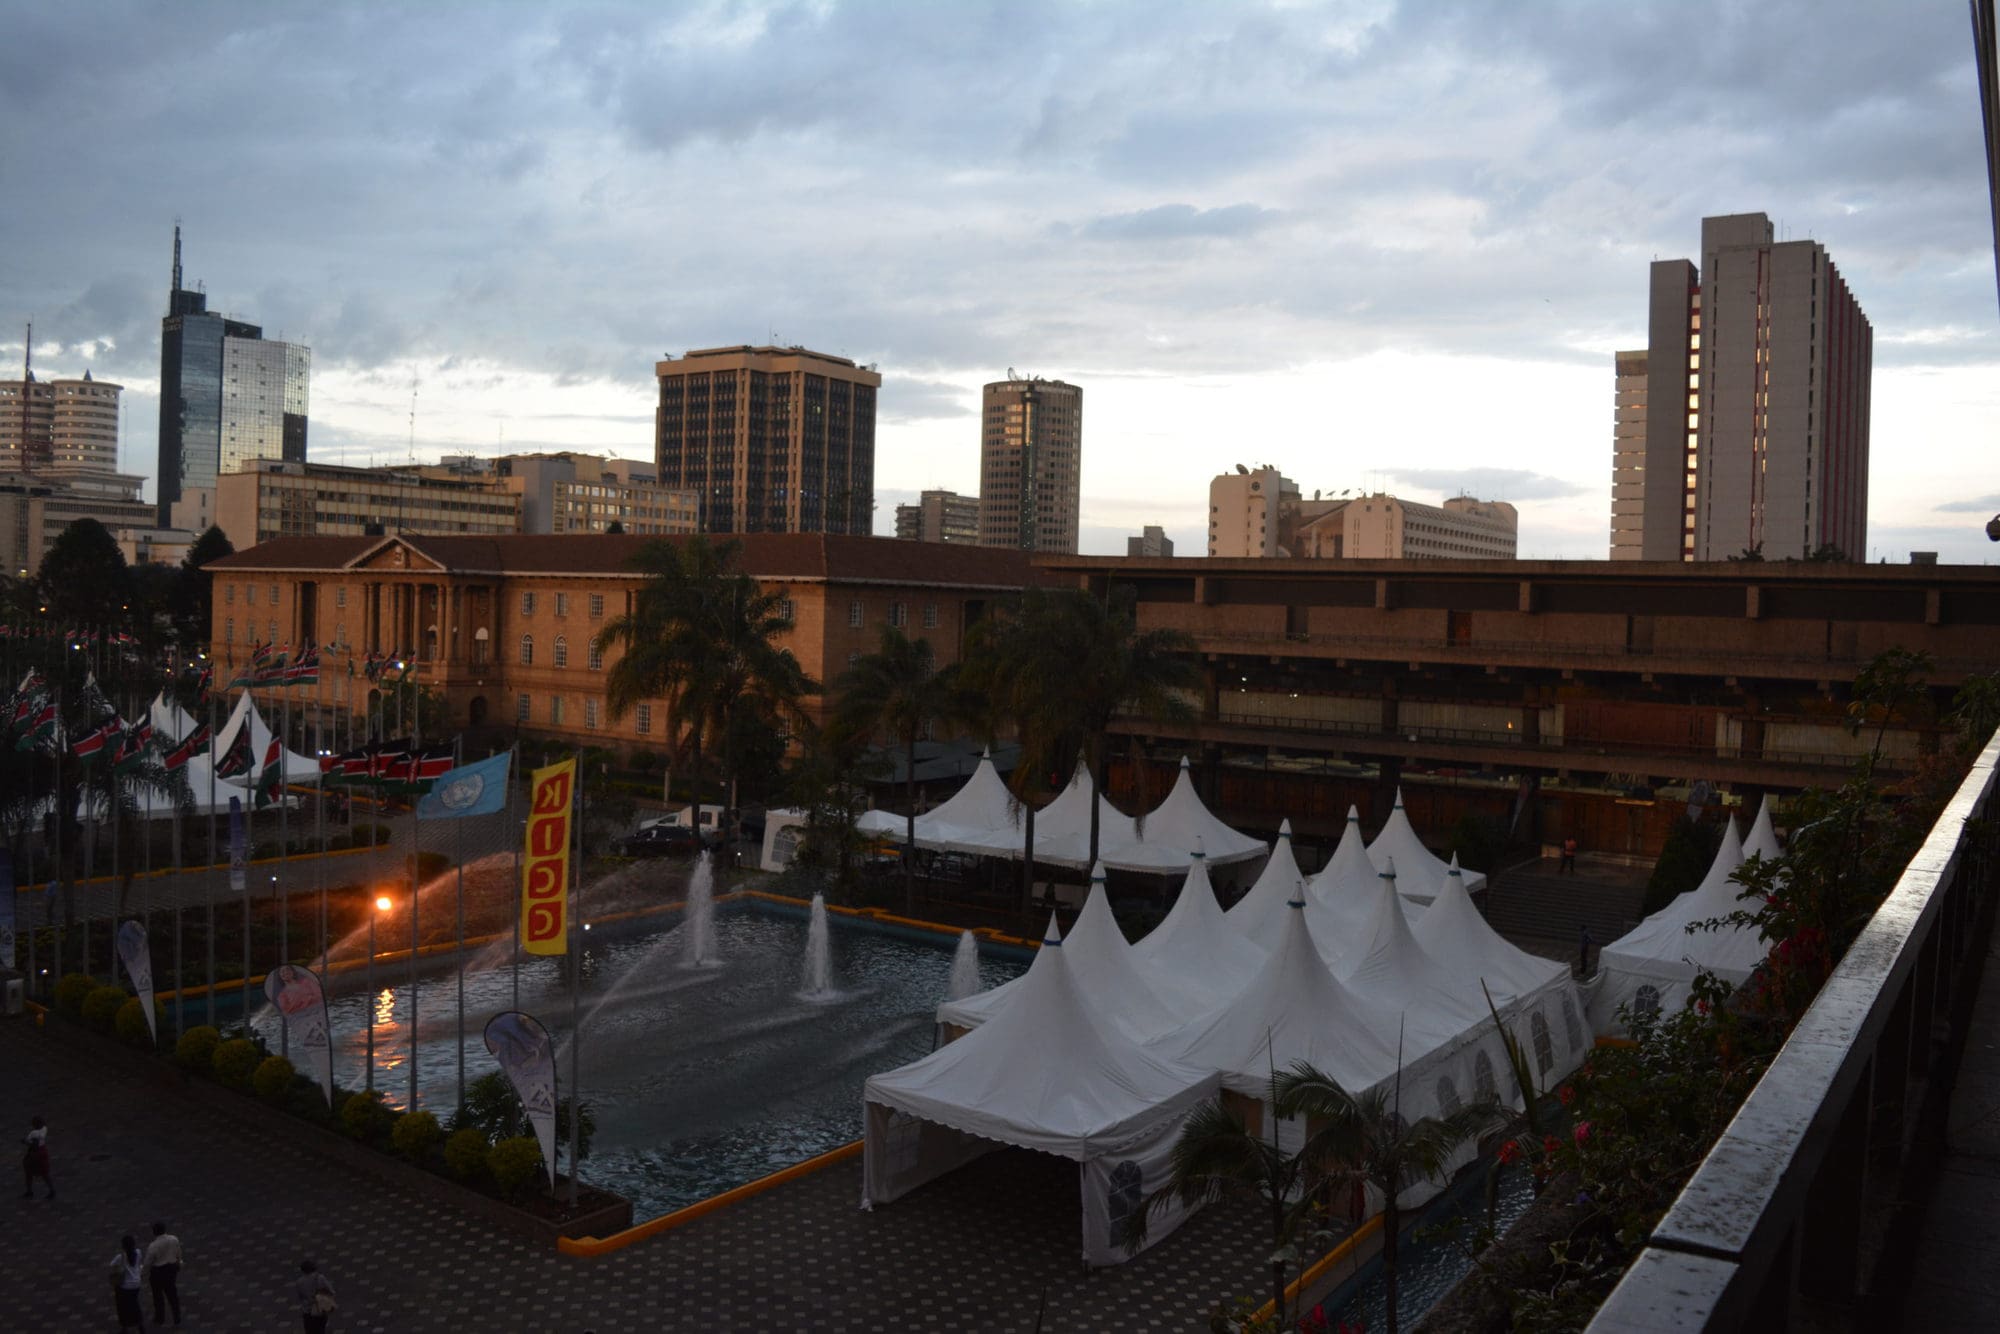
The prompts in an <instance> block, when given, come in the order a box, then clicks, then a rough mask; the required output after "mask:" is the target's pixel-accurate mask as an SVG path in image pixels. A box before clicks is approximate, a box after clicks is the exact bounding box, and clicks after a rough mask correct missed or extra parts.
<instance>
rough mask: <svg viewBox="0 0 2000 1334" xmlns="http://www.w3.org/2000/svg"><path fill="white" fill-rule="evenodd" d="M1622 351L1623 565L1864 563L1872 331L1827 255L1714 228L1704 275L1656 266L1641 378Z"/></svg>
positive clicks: (1809, 245) (1617, 547) (1617, 461)
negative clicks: (1753, 560) (1813, 558)
mask: <svg viewBox="0 0 2000 1334" xmlns="http://www.w3.org/2000/svg"><path fill="white" fill-rule="evenodd" d="M1617 355H1618V361H1617V365H1618V377H1619V379H1618V384H1619V417H1618V425H1617V428H1616V429H1617V432H1618V434H1617V437H1616V441H1617V445H1616V449H1617V452H1616V454H1615V457H1614V464H1613V468H1614V475H1613V482H1612V487H1613V493H1612V533H1613V537H1612V550H1613V554H1614V555H1617V556H1623V557H1625V558H1630V559H1644V560H1724V559H1727V558H1729V557H1731V556H1740V555H1742V554H1743V553H1745V552H1747V551H1755V552H1758V553H1760V554H1761V555H1763V556H1764V557H1765V558H1766V559H1771V560H1777V559H1783V558H1788V557H1790V558H1798V557H1804V556H1809V555H1814V554H1817V553H1822V552H1825V551H1828V550H1829V549H1837V550H1838V551H1840V552H1842V553H1844V554H1845V555H1847V556H1849V557H1851V558H1854V559H1861V558H1864V557H1865V555H1866V553H1867V543H1868V420H1869V388H1870V377H1871V373H1872V370H1873V364H1874V331H1873V329H1872V328H1871V326H1870V325H1869V323H1868V317H1867V316H1866V315H1864V314H1863V313H1862V311H1861V307H1860V305H1859V304H1858V303H1857V302H1856V301H1855V299H1854V296H1853V294H1852V293H1851V292H1850V291H1849V290H1848V287H1847V282H1846V280H1845V279H1844V278H1842V277H1841V275H1840V271H1839V269H1838V268H1837V267H1836V266H1835V265H1834V263H1833V261H1832V260H1831V259H1830V258H1829V257H1828V256H1827V253H1826V248H1825V247H1824V246H1822V245H1820V244H1819V243H1818V242H1817V241H1811V240H1800V241H1776V240H1774V239H1773V232H1772V227H1771V220H1770V219H1769V218H1768V217H1766V216H1765V215H1764V214H1762V213H1738V214H1731V215H1728V216H1723V217H1713V218H1704V219H1702V224H1701V265H1700V267H1699V268H1697V267H1696V266H1695V265H1694V264H1693V263H1692V262H1690V261H1688V260H1684V259H1674V260H1660V261H1657V262H1655V263H1654V265H1653V268H1652V281H1651V305H1650V310H1649V313H1648V318H1647V348H1646V356H1645V360H1644V368H1643V371H1642V370H1641V369H1640V367H1639V365H1638V363H1637V362H1636V361H1635V360H1634V359H1633V354H1632V353H1627V352H1621V353H1619V354H1617ZM1642 375H1643V378H1644V386H1645V387H1644V391H1643V395H1640V394H1639V391H1638V385H1639V381H1640V377H1641V376H1642ZM1628 399H1631V400H1632V401H1631V402H1629V403H1628V401H1627V400H1628ZM1628 409H1630V410H1631V411H1629V412H1628ZM1641 420H1643V427H1641V425H1640V422H1641ZM1641 440H1643V442H1644V445H1643V449H1641V448H1640V446H1639V443H1638V442H1639V441H1641Z"/></svg>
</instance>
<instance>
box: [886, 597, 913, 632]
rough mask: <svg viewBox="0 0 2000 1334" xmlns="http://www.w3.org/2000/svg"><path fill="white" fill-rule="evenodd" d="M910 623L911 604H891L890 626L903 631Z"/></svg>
mask: <svg viewBox="0 0 2000 1334" xmlns="http://www.w3.org/2000/svg"><path fill="white" fill-rule="evenodd" d="M909 623H910V606H909V604H908V603H907V602H891V603H890V604H889V624H891V625H893V626H895V627H896V628H897V629H901V628H902V627H904V626H906V625H908V624H909Z"/></svg>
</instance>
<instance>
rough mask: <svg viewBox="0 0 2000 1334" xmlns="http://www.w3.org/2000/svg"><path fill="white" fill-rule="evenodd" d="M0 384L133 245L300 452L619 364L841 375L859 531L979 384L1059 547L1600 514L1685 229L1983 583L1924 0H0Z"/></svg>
mask: <svg viewBox="0 0 2000 1334" xmlns="http://www.w3.org/2000/svg"><path fill="white" fill-rule="evenodd" d="M0 182H4V185H5V198H6V203H5V207H4V208H0V256H4V258H0V365H5V366H7V367H9V368H10V373H11V368H12V367H14V366H18V364H19V362H20V355H21V342H22V326H23V324H24V323H25V322H26V321H27V320H29V319H33V321H34V325H35V349H34V355H35V364H36V367H37V369H38V370H39V371H42V372H44V373H52V374H77V373H80V372H81V371H82V370H84V369H85V368H86V367H88V368H89V369H90V370H91V371H93V372H94V373H95V374H97V375H99V376H101V377H107V378H112V379H115V380H117V381H119V382H121V383H123V384H124V385H126V386H127V392H126V397H125V405H126V410H125V422H124V428H123V429H124V441H123V445H122V451H121V452H122V456H123V459H124V461H125V465H126V466H127V467H128V468H129V469H130V470H132V471H135V472H142V473H148V474H150V473H151V472H152V471H153V469H154V463H155V423H156V414H157V412H158V406H157V396H156V395H157V387H158V377H159V319H160V316H161V314H162V313H163V311H164V309H165V303H166V293H167V288H168V279H169V266H170V257H171V256H170V252H171V238H172V230H173V225H174V222H175V220H176V219H179V220H180V221H181V223H182V225H183V227H184V229H185V238H186V240H185V246H186V259H185V263H186V271H187V275H188V277H189V279H190V281H193V280H196V279H199V280H201V281H202V282H203V283H204V284H205V286H206V290H207V291H208V293H209V297H210V304H211V307H212V308H216V309H220V310H223V311H226V312H229V313H232V314H236V315H239V316H241V317H243V318H246V319H251V320H255V321H257V322H259V323H261V324H262V325H263V326H264V329H265V331H266V333H267V334H269V335H271V336H274V337H280V336H281V337H285V338H290V339H294V340H297V341H303V342H305V343H308V344H310V345H311V347H312V349H313V355H314V372H313V385H312V425H311V449H312V453H313V456H314V457H317V458H324V459H329V460H333V461H344V462H362V463H365V462H368V461H370V460H378V461H382V462H390V461H396V460H401V459H404V458H406V457H408V455H409V453H410V452H411V440H412V426H411V405H412V392H413V389H414V392H415V406H416V412H415V429H414V438H415V452H416V453H417V454H418V455H419V456H420V457H434V456H435V455H437V454H439V453H442V452H459V451H466V450H472V451H493V450H496V449H501V448H505V449H509V450H512V449H529V448H587V449H597V450H607V451H611V452H616V453H619V454H625V455H630V456H634V457H643V456H647V455H650V453H651V449H652V416H651V404H652V398H653V392H654V391H653V380H652V367H653V363H654V361H655V360H657V359H658V358H659V357H660V356H661V354H663V353H679V352H682V351H685V350H687V349H689V348H695V347H711V346H716V345H718V344H730V343H742V342H762V341H767V340H769V339H771V338H774V337H775V338H776V339H778V340H779V341H782V342H786V343H802V344H804V345H806V346H808V347H812V348H815V349H818V350H821V351H827V352H834V353H840V354H844V355H847V356H850V357H853V358H855V359H857V360H860V361H864V362H875V363H877V364H878V365H879V367H880V369H881V372H882V375H883V378H884V384H883V390H882V407H881V420H880V422H879V427H878V444H877V455H876V484H877V499H878V502H879V506H878V510H877V515H876V525H877V530H878V531H884V530H887V529H888V528H890V527H891V525H892V520H893V506H894V504H895V503H896V502H897V501H899V500H906V499H909V498H911V497H912V496H913V494H914V493H915V492H916V491H917V490H918V489H920V488H923V487H931V486H945V487H951V488H954V489H957V490H961V491H966V492H974V491H976V490H977V486H978V437H977V420H976V409H977V404H978V387H979V385H980V384H981V383H982V382H984V381H986V380H990V379H997V378H999V377H1001V376H1002V375H1004V374H1005V373H1006V372H1007V370H1008V369H1009V368H1010V367H1011V368H1014V369H1015V370H1017V371H1020V372H1023V373H1028V372H1033V373H1038V374H1042V375H1046V376H1050V377H1060V378H1063V379H1067V380H1070V381H1072V382H1075V383H1078V384H1081V385H1082V386H1084V442H1085V444H1084V497H1083V525H1084V549H1085V550H1086V551H1114V550H1115V551H1120V552H1122V551H1123V541H1124V537H1125V535H1126V534H1128V533H1132V532H1136V531H1137V530H1138V528H1139V527H1140V526H1142V525H1144V524H1147V523H1159V524H1163V525H1165V526H1166V527H1167V529H1168V531H1169V533H1170V534H1171V535H1172V536H1174V537H1175V539H1176V540H1177V541H1178V542H1180V543H1181V544H1182V551H1183V552H1184V553H1186V552H1198V551H1199V549H1200V547H1201V542H1202V530H1203V524H1204V514H1205V512H1206V507H1207V484H1208V480H1209V478H1210V476H1211V475H1212V474H1214V473H1216V472H1218V471H1224V470H1227V469H1228V468H1229V467H1230V466H1231V465H1233V464H1236V463H1239V462H1240V463H1246V464H1253V465H1254V464H1258V463H1273V464H1276V465H1278V466H1279V467H1281V468H1283V469H1284V471H1285V472H1286V473H1287V474H1288V475H1290V476H1292V477H1293V478H1295V479H1297V480H1298V481H1299V482H1300V484H1301V485H1302V486H1303V487H1304V488H1305V489H1306V491H1307V492H1308V493H1310V492H1311V491H1313V490H1315V489H1327V490H1332V491H1338V490H1340V489H1342V488H1346V487H1357V486H1366V487H1370V488H1381V489H1386V490H1392V491H1395V492H1397V493H1399V494H1402V495H1405V496H1409V497H1412V498H1417V499H1436V498H1438V497H1440V496H1444V495H1451V494H1456V493H1458V492H1460V491H1462V490H1463V491H1472V492H1475V493H1477V494H1480V495H1482V496H1487V497H1493V498H1503V499H1508V500H1512V501H1514V502H1515V503H1516V504H1518V505H1519V506H1520V508H1521V512H1522V533H1521V550H1522V554H1523V555H1528V556H1559V557H1578V558H1596V557H1601V556H1603V555H1604V554H1605V549H1606V542H1607V527H1608V517H1607V516H1608V512H1609V502H1608V493H1609V482H1610V451H1611V444H1610V442H1611V423H1612V373H1611V367H1612V360H1611V355H1612V352H1613V351H1614V350H1615V349H1617V348H1621V347H1630V346H1643V344H1644V328H1645V318H1646V310H1645V304H1646V276H1647V263H1648V262H1649V261H1650V260H1652V259H1655V258H1671V257H1681V256H1687V255H1690V254H1692V253H1693V252H1694V251H1695V250H1696V249H1697V248H1698V238H1699V230H1700V219H1701V218H1702V216H1703V215H1705V214H1714V213H1731V212H1747V211H1753V210H1760V211H1763V212H1766V213H1768V214H1770V216H1771V217H1772V219H1773V220H1774V222H1776V223H1777V224H1778V226H1779V227H1780V228H1781V231H1782V234H1783V235H1784V236H1786V237H1789V238H1800V237H1808V236H1809V237H1812V238H1814V239H1817V240H1819V241H1821V242H1822V243H1824V244H1825V245H1826V246H1827V247H1828V249H1829V251H1830V252H1831V253H1832V255H1833V257H1834V259H1835V261H1836V263H1838V264H1839V265H1840V266H1841V268H1842V270H1843V272H1844V273H1845V274H1846V276H1847V278H1848V280H1849V282H1850V284H1851V286H1852V288H1853V290H1854V292H1855V294H1856V295H1857V297H1858V298H1859V300H1860V301H1861V303H1862V305H1863V307H1864V309H1865V310H1866V312H1867V314H1868V316H1869V318H1870V319H1871V320H1872V321H1873V323H1874V328H1875V351H1876V372H1875V387H1874V388H1875V412H1874V427H1873V431H1874V439H1873V451H1874V460H1875V462H1874V468H1873V478H1872V505H1871V510H1872V512H1871V516H1870V553H1869V554H1870V556H1871V557H1877V556H1887V557H1889V558H1890V559H1892V560H1899V559H1902V558H1903V555H1904V553H1906V552H1907V551H1909V550H1910V549H1912V548H1918V549H1936V550H1939V551H1941V552H1943V553H1944V559H1946V560H1953V559H1956V560H1967V561H1985V560H1990V559H1993V558H1994V556H1995V555H1996V554H1997V553H2000V548H1996V547H1993V546H1991V545H1990V544H1989V543H1988V542H1987V541H1986V540H1985V538H1984V535H1983V533H1982V532H1981V525H1982V524H1983V522H1984V520H1985V519H1986V517H1988V516H1989V515H1990V514H1992V513H1993V512H1994V511H1995V510H2000V466H1996V465H1995V464H1994V462H1993V460H1994V459H1995V457H1996V451H1995V448H1994V440H1995V435H1996V427H2000V375H1996V369H2000V306H1996V295H1995V280H1994V259H1993V233H1992V225H1991V219H1990V218H1989V215H1988V204H1987V196H1986V181H1985V171H1984V166H1983V158H1982V151H1981V135H1980V124H1979V110H1978V103H1977V100H1976V91H1975V83H1974V74H1973V55H1972V42H1971V36H1970V24H1969V22H1968V19H1967V15H1966V10H1965V6H1964V4H1963V3H1962V0H1917V2H1914V3H1899V4H1894V5H1886V4H1880V3H1874V2H1863V3H1798V2H1795V0H1761V2H1758V3H1745V4H1740V5H1714V4H1706V3H1673V4H1664V3H1663V4H1653V5H1649V4H1640V3H1630V4H1627V3H1618V4H1613V3H1581V2H1576V3H1516V2H1515V0H1494V2H1493V3H1474V2H1470V0H1465V2H1454V0H1422V3H1411V4H1400V5H1399V4H1394V3H1386V2H1382V3H1353V4H1339V3H1336V4H1308V3H1268V4H1261V5H1260V4H1249V3H1243V4H1230V3H1218V2H1217V0H1199V2H1197V3H1185V4H1183V3H1176V2H1175V0H1139V2H1136V3H1130V4H1123V3H1101V4H1091V5H1080V4H1039V3H1036V2H1035V0H1010V3H1006V4H998V3H994V4H983V3H973V2H972V0H950V2H944V0H937V2H931V3H917V2H915V0H910V2H909V3H890V2H888V0H878V2H875V3H858V4H834V3H816V4H753V3H687V4H667V3H659V2H658V0H651V2H649V3H634V4H623V5H621V4H592V5H585V4H576V5H543V4H529V3H526V2H525V0H523V2H522V3H516V4H497V5H490V6H470V5H446V4H430V5H424V6H408V7H401V6H398V7H391V6H371V5H367V4H342V5H324V6H320V5H315V6H305V5H249V4H241V5H202V4H172V5H163V4H158V3H151V2H148V3H101V4H93V5H89V6H80V7H79V6H56V5H52V4H50V5H36V6H20V7H15V8H14V9H12V10H11V11H10V14H9V17H8V22H7V40H6V41H5V43H0Z"/></svg>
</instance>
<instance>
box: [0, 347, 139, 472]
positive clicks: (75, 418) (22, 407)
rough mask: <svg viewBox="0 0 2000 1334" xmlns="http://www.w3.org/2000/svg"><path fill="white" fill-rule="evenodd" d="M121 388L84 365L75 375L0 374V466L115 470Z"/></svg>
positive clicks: (24, 469) (25, 469) (28, 469)
mask: <svg viewBox="0 0 2000 1334" xmlns="http://www.w3.org/2000/svg"><path fill="white" fill-rule="evenodd" d="M122 392H124V386H122V385H115V384H112V383H110V382H109V381H105V380H96V379H92V378H91V374H90V372H89V371H85V372H84V373H83V378H82V379H80V380H37V379H35V378H34V377H33V375H29V376H28V377H27V378H26V379H21V380H0V472H17V473H21V472H25V473H33V474H34V475H36V476H38V477H74V476H76V475H78V474H80V473H90V474H104V473H115V472H117V471H118V396H119V394H121V393H122Z"/></svg>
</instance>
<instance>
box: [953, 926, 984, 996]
mask: <svg viewBox="0 0 2000 1334" xmlns="http://www.w3.org/2000/svg"><path fill="white" fill-rule="evenodd" d="M984 989H985V983H984V982H982V981H981V980H980V977H979V941H978V940H977V939H976V938H975V937H974V936H973V934H972V933H971V932H970V931H961V932H959V933H958V950H957V952H956V953H954V954H953V955H952V956H951V985H950V986H948V987H947V988H946V989H945V993H944V998H945V999H946V1000H947V1001H955V1000H964V999H965V998H966V997H967V996H970V995H972V994H973V993H974V992H977V991H983V990H984Z"/></svg>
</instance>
